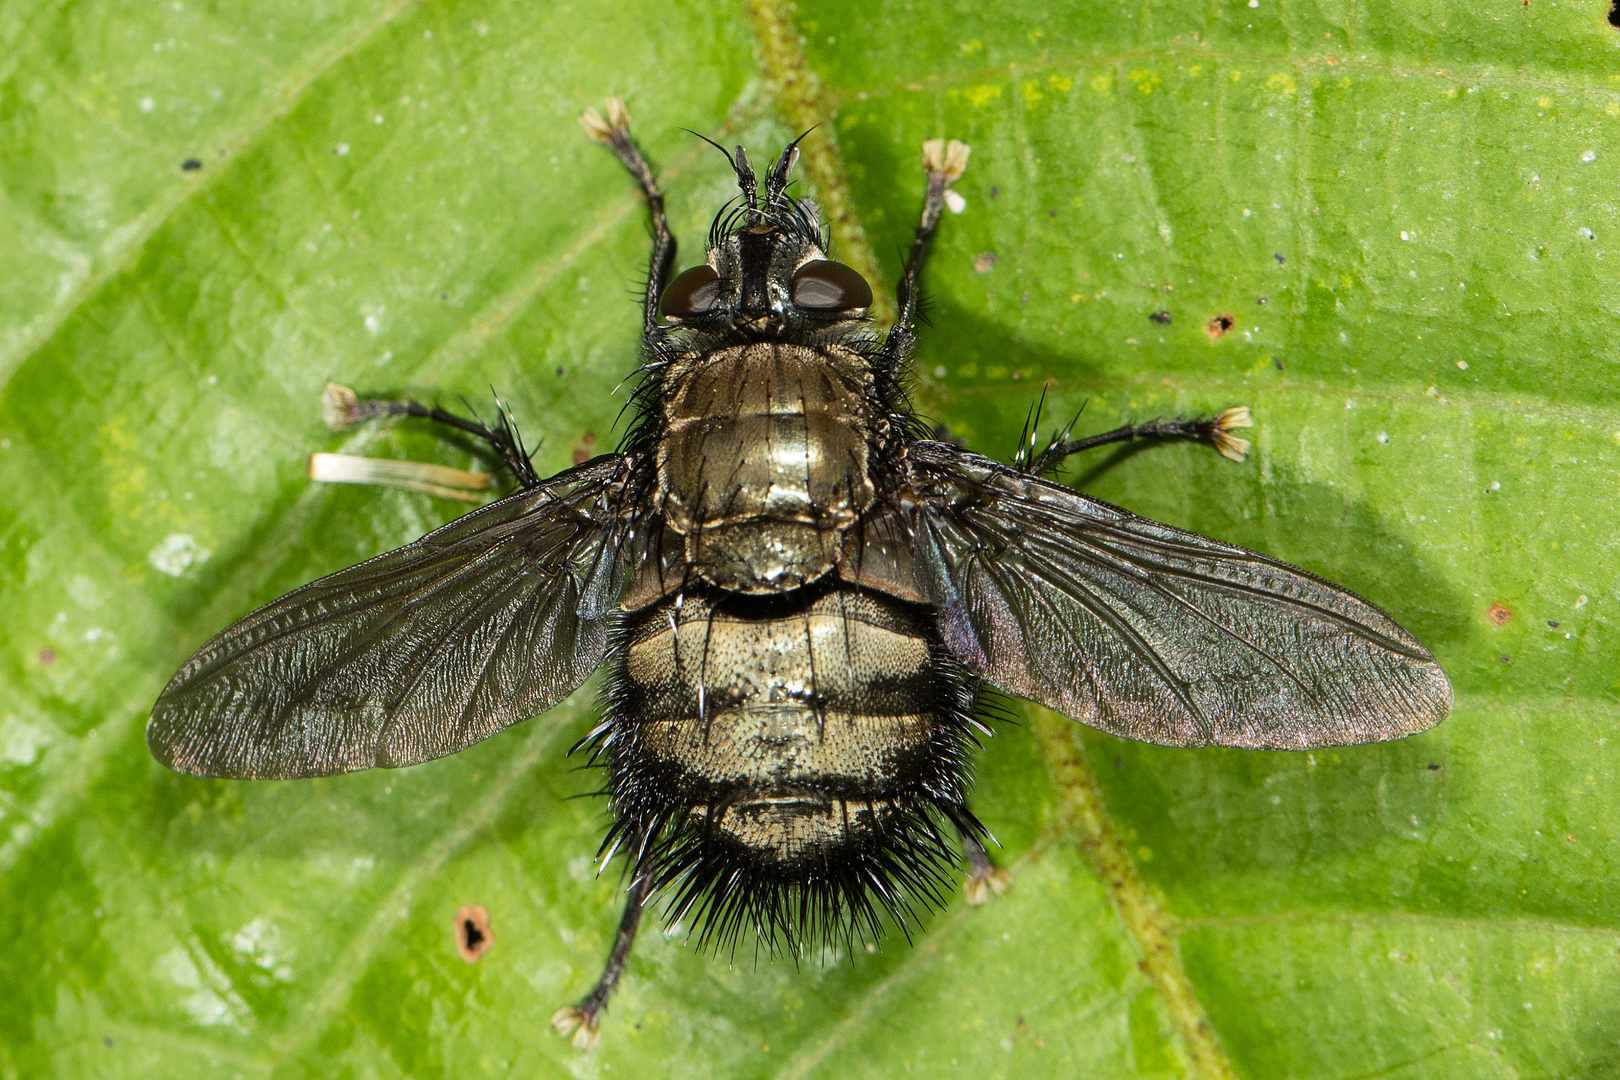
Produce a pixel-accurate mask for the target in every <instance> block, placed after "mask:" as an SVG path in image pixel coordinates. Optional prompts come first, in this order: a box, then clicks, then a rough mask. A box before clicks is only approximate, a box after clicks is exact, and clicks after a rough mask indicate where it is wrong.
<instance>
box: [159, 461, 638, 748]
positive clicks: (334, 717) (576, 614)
mask: <svg viewBox="0 0 1620 1080" xmlns="http://www.w3.org/2000/svg"><path fill="white" fill-rule="evenodd" d="M624 469H625V462H624V459H623V458H622V457H620V456H618V455H608V456H605V457H602V458H598V459H597V460H595V461H591V462H587V463H586V464H584V465H581V466H579V467H577V468H574V469H570V470H568V471H567V472H564V473H561V474H559V475H557V476H555V477H553V478H551V479H550V480H547V481H545V482H544V483H543V484H541V485H540V486H539V487H535V488H530V489H527V490H525V491H521V492H519V493H517V494H515V495H511V496H509V497H507V498H505V499H502V500H500V501H499V502H496V503H491V504H490V505H489V506H486V507H483V508H482V509H479V510H475V511H473V512H472V513H470V514H467V515H466V516H464V517H460V518H457V519H456V520H455V521H452V522H450V523H449V524H448V525H445V526H443V527H442V528H439V529H436V530H435V531H433V532H431V533H429V534H428V535H426V536H424V537H422V538H421V539H420V540H417V541H415V542H414V543H411V544H407V545H406V546H404V547H402V548H400V549H398V550H397V551H391V552H389V553H388V554H386V555H379V556H377V557H376V558H374V559H371V560H369V561H367V562H363V563H361V564H360V565H358V566H354V567H350V568H349V569H347V570H342V571H339V572H338V573H336V574H332V575H330V576H329V577H325V578H322V579H321V580H319V581H316V582H314V583H312V584H309V585H305V586H304V587H303V588H301V589H296V590H294V591H293V592H291V593H288V594H287V595H286V596H283V597H282V598H281V599H279V600H276V601H274V602H272V603H270V604H267V605H265V606H264V607H262V608H260V609H259V610H257V611H255V612H253V613H252V614H251V615H248V616H247V617H245V618H243V619H241V620H240V621H238V622H236V623H234V624H233V625H231V626H229V627H227V628H226V629H225V630H224V631H223V632H222V633H220V634H219V635H218V636H217V637H215V638H214V639H213V640H212V641H210V642H208V644H206V645H204V646H203V647H202V648H201V649H199V650H198V651H197V654H196V655H195V656H193V657H192V658H191V659H190V660H188V661H186V664H185V666H184V667H182V668H181V669H180V671H179V672H178V673H177V674H176V675H175V676H174V678H173V679H171V680H169V685H168V686H167V687H165V688H164V690H163V693H162V695H161V696H160V697H159V698H158V700H157V704H156V705H155V706H154V707H153V709H152V716H151V719H150V720H149V721H148V722H147V726H146V743H147V746H149V747H150V748H151V751H152V755H153V756H154V757H156V758H157V759H158V760H159V761H160V762H162V763H163V764H164V765H167V766H168V767H169V768H171V769H174V770H175V771H176V772H182V773H190V774H191V775H193V776H225V777H238V778H253V779H277V780H280V779H289V778H292V777H302V776H331V775H334V774H337V773H347V772H355V771H357V770H360V769H369V768H373V767H383V768H394V767H398V766H401V765H413V764H416V763H417V762H421V761H427V760H429V759H431V758H436V757H442V756H444V755H445V754H453V753H455V752H456V751H458V750H463V749H465V748H467V747H468V746H471V745H472V744H473V743H475V742H478V741H479V740H481V739H484V738H487V737H489V736H490V735H493V734H495V733H496V732H497V731H500V730H501V729H503V728H506V727H509V726H511V725H512V724H516V723H518V722H519V721H522V720H526V719H528V718H529V717H532V716H534V715H536V714H538V713H540V712H543V711H544V710H546V709H547V708H550V707H551V706H552V705H553V704H555V703H556V702H557V701H559V700H561V699H562V698H563V697H564V696H565V695H567V694H569V693H570V692H572V691H573V690H574V689H575V688H576V687H578V686H579V685H580V684H581V683H582V682H584V681H585V679H586V678H587V677H588V676H589V675H590V673H591V672H592V671H593V670H595V668H596V666H597V665H598V664H599V663H600V662H601V660H602V656H603V653H604V651H605V648H606V640H607V616H608V614H609V613H610V612H611V610H612V609H613V607H614V604H615V602H616V601H617V599H618V595H619V591H620V586H621V585H622V583H623V566H624V563H623V561H622V558H621V553H620V551H619V545H620V540H621V537H622V532H623V530H622V528H621V526H620V522H619V521H618V519H617V518H616V517H615V516H614V515H613V514H612V513H611V512H610V511H609V508H608V505H607V504H608V499H607V494H608V490H609V488H610V487H611V486H612V485H613V484H614V483H615V482H616V481H618V480H619V479H620V478H621V477H622V475H623V473H624Z"/></svg>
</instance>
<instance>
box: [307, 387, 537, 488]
mask: <svg viewBox="0 0 1620 1080" xmlns="http://www.w3.org/2000/svg"><path fill="white" fill-rule="evenodd" d="M495 408H496V416H497V419H496V424H495V426H494V427H489V426H488V425H487V424H485V423H484V422H483V421H481V420H468V419H466V418H465V417H461V416H457V415H456V414H455V413H451V412H446V411H445V410H443V409H439V408H429V407H428V406H426V405H423V404H421V403H420V402H416V401H394V400H390V399H387V398H362V397H360V396H359V395H358V394H356V393H355V392H354V391H353V390H350V389H349V388H348V387H347V386H339V385H338V384H337V383H327V384H326V390H325V392H324V393H323V394H322V395H321V415H322V416H323V417H324V418H325V420H326V426H327V427H329V428H331V429H332V430H333V431H343V430H345V429H347V428H351V427H353V426H354V425H355V424H358V423H361V422H363V421H366V420H372V419H375V418H377V417H379V416H416V417H420V418H422V419H424V420H431V421H433V422H434V423H436V424H444V425H447V426H449V427H453V428H455V429H456V430H457V431H463V432H466V433H467V434H468V435H472V436H474V437H475V438H478V439H480V440H482V441H483V442H484V443H486V444H488V446H489V448H490V450H491V451H493V452H494V454H495V456H496V457H498V458H500V459H501V462H502V464H504V465H505V466H506V467H507V468H508V469H511V470H512V475H514V476H516V477H517V480H518V483H519V484H521V485H523V487H525V488H532V487H538V486H539V484H540V477H539V475H538V474H537V473H536V472H535V471H534V465H533V464H531V463H530V461H529V452H528V450H527V449H525V447H524V445H523V436H521V435H519V434H518V429H517V426H516V425H515V424H513V423H512V417H511V414H509V413H508V412H507V411H506V406H504V405H502V404H501V403H500V402H499V401H497V402H496V403H495Z"/></svg>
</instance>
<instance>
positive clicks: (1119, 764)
mask: <svg viewBox="0 0 1620 1080" xmlns="http://www.w3.org/2000/svg"><path fill="white" fill-rule="evenodd" d="M1124 767H1125V759H1124V758H1115V759H1114V768H1116V769H1123V768H1124Z"/></svg>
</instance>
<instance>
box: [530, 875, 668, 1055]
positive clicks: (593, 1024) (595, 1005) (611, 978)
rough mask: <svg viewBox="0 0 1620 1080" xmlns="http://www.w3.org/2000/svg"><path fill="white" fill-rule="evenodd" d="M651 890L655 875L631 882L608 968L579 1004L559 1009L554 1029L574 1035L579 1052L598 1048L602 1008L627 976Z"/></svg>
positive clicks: (552, 1024)
mask: <svg viewBox="0 0 1620 1080" xmlns="http://www.w3.org/2000/svg"><path fill="white" fill-rule="evenodd" d="M651 891H652V875H651V874H650V873H639V872H638V873H637V874H636V877H635V880H634V881H632V882H631V883H630V892H629V895H628V896H627V897H626V898H625V902H624V914H623V915H621V916H620V917H619V932H618V934H617V935H616V936H615V937H614V939H613V951H612V952H610V953H608V960H607V966H606V967H605V968H603V969H602V977H601V978H600V979H598V980H596V987H595V988H594V989H593V990H592V991H591V992H590V993H589V994H586V995H585V999H584V1000H583V1001H581V1002H580V1003H579V1004H578V1005H570V1006H568V1007H567V1008H564V1009H558V1010H557V1011H556V1012H555V1013H553V1014H552V1017H551V1026H552V1027H554V1028H556V1029H557V1034H559V1035H569V1034H572V1035H573V1036H574V1049H576V1050H589V1049H590V1048H591V1047H593V1046H595V1045H596V1039H597V1032H598V1030H599V1026H600V1021H599V1017H600V1014H601V1012H602V1008H603V1006H605V1005H606V1004H607V1000H608V998H609V997H610V996H611V995H612V993H613V988H614V987H616V986H618V985H619V977H620V976H622V975H623V974H624V967H625V965H626V964H627V963H629V961H630V946H632V945H634V944H635V941H636V929H637V928H638V927H639V926H640V925H641V911H642V908H644V907H645V906H646V904H647V894H648V893H650V892H651Z"/></svg>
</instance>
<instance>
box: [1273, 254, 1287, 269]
mask: <svg viewBox="0 0 1620 1080" xmlns="http://www.w3.org/2000/svg"><path fill="white" fill-rule="evenodd" d="M1271 257H1272V258H1273V259H1276V260H1277V265H1278V266H1281V265H1283V264H1284V263H1286V262H1287V261H1288V260H1287V259H1285V258H1283V253H1282V252H1280V251H1276V252H1273V253H1272V255H1271Z"/></svg>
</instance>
